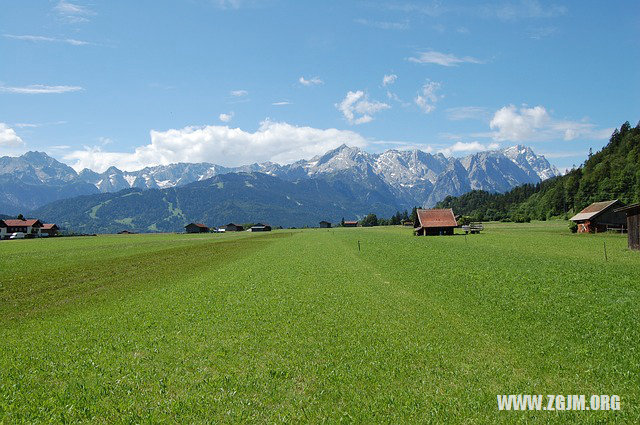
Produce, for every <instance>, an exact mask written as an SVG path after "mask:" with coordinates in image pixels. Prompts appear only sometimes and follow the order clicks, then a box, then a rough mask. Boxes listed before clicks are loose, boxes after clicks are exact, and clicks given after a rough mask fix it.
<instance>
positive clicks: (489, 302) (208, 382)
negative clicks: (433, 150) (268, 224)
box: [0, 222, 640, 424]
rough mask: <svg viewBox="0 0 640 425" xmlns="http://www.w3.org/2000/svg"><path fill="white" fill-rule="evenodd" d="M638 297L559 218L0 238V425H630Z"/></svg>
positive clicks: (609, 245)
mask: <svg viewBox="0 0 640 425" xmlns="http://www.w3.org/2000/svg"><path fill="white" fill-rule="evenodd" d="M358 241H359V242H360V251H359V250H358ZM605 246H606V252H607V259H606V260H605V256H604V250H605ZM639 290H640V253H637V252H631V251H629V250H627V249H626V239H625V236H621V235H576V234H571V233H570V232H569V231H568V229H567V226H566V223H565V222H537V223H531V224H511V223H508V224H507V223H505V224H489V225H487V226H486V231H485V232H483V233H481V234H480V235H469V236H467V237H465V236H463V235H456V236H450V237H414V236H412V229H408V228H401V227H377V228H357V229H329V230H327V229H322V230H320V229H309V230H281V231H274V232H271V233H265V234H249V233H244V232H243V233H238V234H203V235H165V234H155V235H154V234H149V235H110V236H98V237H77V238H58V239H41V240H20V241H3V242H0V423H33V422H48V423H69V422H73V423H77V422H86V423H105V424H106V423H162V422H164V423H175V422H181V423H236V422H250V423H264V422H267V423H276V422H277V423H279V422H284V423H336V422H346V423H380V422H382V423H425V422H427V423H428V422H435V423H459V422H466V423H495V422H498V423H513V422H520V423H528V422H542V423H557V422H575V423H596V422H602V421H614V422H619V423H632V422H637V421H638V420H639V418H640V342H639V341H640V292H639ZM498 394H545V395H546V394H565V395H568V394H585V395H587V399H588V397H590V395H592V394H609V395H612V394H616V395H619V396H620V397H621V409H620V410H619V411H598V412H594V411H579V412H576V411H571V412H569V411H554V412H551V411H529V412H522V411H518V412H514V411H511V412H504V411H502V412H499V411H498V408H497V402H496V396H497V395H498Z"/></svg>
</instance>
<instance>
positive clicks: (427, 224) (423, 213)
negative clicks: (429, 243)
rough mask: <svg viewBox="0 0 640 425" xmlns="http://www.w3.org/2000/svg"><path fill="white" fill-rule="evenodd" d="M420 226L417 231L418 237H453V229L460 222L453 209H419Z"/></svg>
mask: <svg viewBox="0 0 640 425" xmlns="http://www.w3.org/2000/svg"><path fill="white" fill-rule="evenodd" d="M417 214H418V221H419V222H420V225H419V226H418V227H417V228H416V229H415V234H416V235H417V236H423V235H425V236H427V235H430V236H435V235H453V229H455V228H456V227H458V222H457V221H456V217H455V215H454V214H453V210H452V209H451V208H448V209H431V210H423V209H418V210H417Z"/></svg>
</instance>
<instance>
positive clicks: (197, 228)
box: [184, 223, 209, 233]
mask: <svg viewBox="0 0 640 425" xmlns="http://www.w3.org/2000/svg"><path fill="white" fill-rule="evenodd" d="M184 229H185V231H186V232H187V233H208V232H209V228H208V227H207V226H205V225H204V224H202V223H189V224H187V225H186V226H184Z"/></svg>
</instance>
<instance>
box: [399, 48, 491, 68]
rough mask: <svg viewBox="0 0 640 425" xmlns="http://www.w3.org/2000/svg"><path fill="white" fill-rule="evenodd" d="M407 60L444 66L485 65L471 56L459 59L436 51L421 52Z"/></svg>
mask: <svg viewBox="0 0 640 425" xmlns="http://www.w3.org/2000/svg"><path fill="white" fill-rule="evenodd" d="M407 60H408V61H409V62H415V63H435V64H437V65H442V66H458V65H459V64H461V63H483V62H482V61H481V60H479V59H476V58H472V57H471V56H464V57H462V58H459V57H457V56H456V55H453V54H450V53H441V52H436V51H435V50H429V51H426V52H419V53H417V55H416V56H412V57H410V58H408V59H407Z"/></svg>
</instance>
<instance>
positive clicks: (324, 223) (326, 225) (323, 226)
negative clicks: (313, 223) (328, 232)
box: [320, 220, 331, 229]
mask: <svg viewBox="0 0 640 425" xmlns="http://www.w3.org/2000/svg"><path fill="white" fill-rule="evenodd" d="M330 227H331V222H329V221H325V220H322V221H321V222H320V228H321V229H328V228H330Z"/></svg>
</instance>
